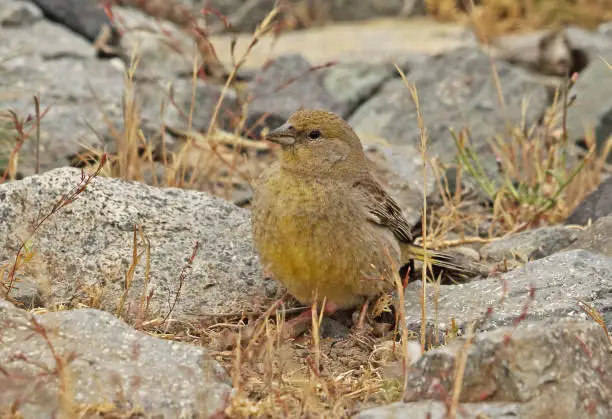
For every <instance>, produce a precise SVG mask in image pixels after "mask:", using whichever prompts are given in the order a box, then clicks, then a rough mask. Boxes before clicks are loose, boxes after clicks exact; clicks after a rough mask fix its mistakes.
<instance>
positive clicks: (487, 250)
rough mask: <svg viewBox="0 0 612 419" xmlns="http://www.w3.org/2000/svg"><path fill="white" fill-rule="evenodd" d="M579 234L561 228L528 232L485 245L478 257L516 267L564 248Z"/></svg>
mask: <svg viewBox="0 0 612 419" xmlns="http://www.w3.org/2000/svg"><path fill="white" fill-rule="evenodd" d="M579 233H580V231H579V230H577V229H575V228H567V227H562V226H553V227H542V228H537V229H534V230H528V231H524V232H521V233H518V234H513V235H511V236H508V237H506V238H503V239H500V240H495V241H493V242H491V243H487V244H485V245H484V246H483V247H481V248H480V256H481V257H482V258H483V259H484V260H487V261H491V262H501V261H503V260H506V261H507V262H508V263H509V266H516V265H519V264H522V263H525V262H527V261H529V260H535V259H541V258H543V257H546V256H549V255H552V254H553V253H555V252H558V251H559V250H561V249H564V248H566V247H567V246H569V245H570V244H572V243H573V242H574V241H575V240H576V239H577V238H578V236H579Z"/></svg>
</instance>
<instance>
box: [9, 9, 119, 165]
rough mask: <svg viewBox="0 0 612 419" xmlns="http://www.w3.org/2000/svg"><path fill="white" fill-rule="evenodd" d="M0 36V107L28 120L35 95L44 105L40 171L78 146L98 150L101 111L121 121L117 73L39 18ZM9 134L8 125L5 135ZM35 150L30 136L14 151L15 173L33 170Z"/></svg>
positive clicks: (65, 32) (84, 44) (73, 38)
mask: <svg viewBox="0 0 612 419" xmlns="http://www.w3.org/2000/svg"><path fill="white" fill-rule="evenodd" d="M0 38H2V40H0V56H2V57H5V59H4V60H3V61H2V62H1V63H0V90H1V91H2V92H3V100H2V105H1V107H2V109H1V110H2V111H4V110H7V109H12V110H13V111H14V112H16V113H17V115H18V116H19V118H22V119H26V118H27V117H28V115H29V116H30V117H31V118H33V116H34V115H35V111H34V102H33V97H34V95H36V94H39V95H40V101H41V112H43V111H44V110H45V108H47V107H49V111H48V113H47V114H46V115H45V116H44V117H43V119H42V120H41V135H40V151H41V152H40V156H41V169H42V170H48V169H51V168H54V167H58V166H64V165H68V164H69V162H70V160H69V158H70V156H74V155H76V154H77V153H78V152H79V151H80V150H81V147H82V146H81V145H82V144H83V145H86V146H93V145H97V146H98V147H99V148H103V145H102V144H100V142H99V137H98V135H97V134H96V132H97V133H100V135H102V136H104V134H105V132H106V131H107V130H108V124H107V122H106V121H105V120H104V114H105V113H106V115H107V116H108V117H109V118H110V121H112V122H113V124H115V125H116V126H117V125H119V124H121V120H122V117H121V113H122V110H121V100H122V92H123V74H122V73H121V72H120V71H118V70H117V69H116V68H115V67H114V66H113V65H112V64H110V63H109V62H103V61H98V60H96V59H95V58H94V49H93V47H92V46H91V45H89V44H88V43H87V42H86V41H85V40H84V39H82V38H81V37H79V36H78V35H75V34H72V33H71V32H69V31H68V30H67V29H65V28H62V27H61V26H59V25H57V24H54V23H50V22H47V21H44V20H41V21H39V22H36V23H34V24H33V25H30V27H28V29H27V30H23V29H21V28H6V29H5V30H3V31H2V32H1V33H0ZM119 126H120V125H119ZM92 130H93V131H92ZM94 131H95V132H94ZM15 135H16V131H14V129H13V134H12V135H10V134H9V137H15ZM11 140H12V139H11ZM12 141H14V140H12ZM35 148H36V147H35V141H34V136H32V137H30V139H28V140H27V141H26V142H25V143H24V145H23V147H22V149H21V151H20V160H19V165H18V171H19V173H21V175H23V176H27V175H30V174H32V173H34V168H35V161H34V160H35V159H34V156H35Z"/></svg>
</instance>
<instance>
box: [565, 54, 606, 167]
mask: <svg viewBox="0 0 612 419" xmlns="http://www.w3.org/2000/svg"><path fill="white" fill-rule="evenodd" d="M600 54H601V56H602V57H603V58H604V59H605V60H607V62H608V63H611V62H612V48H610V49H608V50H606V51H601V52H600ZM573 90H574V93H575V94H576V100H575V103H574V104H573V105H572V106H571V107H570V108H569V110H568V112H567V127H568V137H569V139H570V141H575V142H583V141H584V138H585V131H586V130H590V129H593V130H594V134H595V140H596V142H597V147H598V149H599V150H601V149H602V148H603V147H604V145H605V142H606V141H607V140H608V137H609V136H610V134H612V70H610V68H609V67H608V65H607V64H606V63H605V62H604V61H603V60H602V59H601V58H597V59H593V60H591V62H590V64H589V65H588V66H587V68H586V69H585V70H584V71H583V72H582V73H580V76H579V77H578V81H577V82H576V84H575V86H574V89H573ZM611 158H612V157H610V156H608V160H610V159H611Z"/></svg>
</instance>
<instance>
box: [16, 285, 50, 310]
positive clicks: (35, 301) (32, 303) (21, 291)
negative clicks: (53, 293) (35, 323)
mask: <svg viewBox="0 0 612 419" xmlns="http://www.w3.org/2000/svg"><path fill="white" fill-rule="evenodd" d="M43 294H44V292H43V290H41V289H40V288H39V286H38V284H36V283H35V282H33V281H30V280H28V279H19V280H18V281H16V282H15V284H14V285H13V290H12V291H11V299H12V300H13V301H14V302H15V303H17V304H19V305H20V306H21V307H24V308H26V309H28V310H29V309H33V308H37V307H42V305H43V300H42V298H43Z"/></svg>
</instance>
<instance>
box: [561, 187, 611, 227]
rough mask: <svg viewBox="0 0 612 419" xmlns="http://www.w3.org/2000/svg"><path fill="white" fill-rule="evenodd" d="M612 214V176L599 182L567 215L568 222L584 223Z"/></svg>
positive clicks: (566, 221)
mask: <svg viewBox="0 0 612 419" xmlns="http://www.w3.org/2000/svg"><path fill="white" fill-rule="evenodd" d="M610 214H612V177H610V178H608V179H606V180H604V181H603V182H601V183H600V184H599V186H598V187H597V189H595V190H594V191H593V192H591V193H590V194H589V195H588V196H587V197H586V198H585V199H584V201H582V202H581V203H580V204H579V205H578V206H577V207H576V208H575V209H574V211H573V212H572V213H571V214H570V216H569V217H567V220H565V223H566V224H580V225H584V224H587V223H588V222H589V219H590V220H591V221H595V220H597V219H598V218H600V217H604V216H606V215H610Z"/></svg>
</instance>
